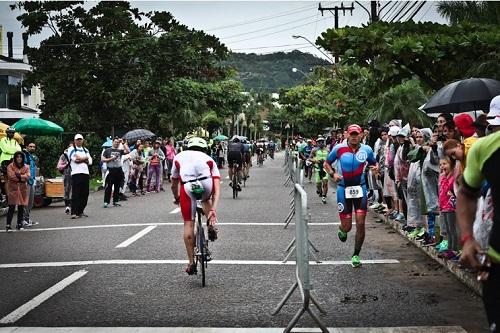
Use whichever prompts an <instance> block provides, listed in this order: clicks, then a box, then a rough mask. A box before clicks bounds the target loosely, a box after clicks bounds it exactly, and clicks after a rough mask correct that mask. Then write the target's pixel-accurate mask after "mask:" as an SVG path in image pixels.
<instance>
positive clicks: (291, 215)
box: [285, 210, 295, 229]
mask: <svg viewBox="0 0 500 333" xmlns="http://www.w3.org/2000/svg"><path fill="white" fill-rule="evenodd" d="M293 215H295V211H294V210H291V211H290V213H288V215H287V216H286V218H285V224H287V225H288V223H287V222H288V221H291V219H292V217H293ZM285 229H286V227H285Z"/></svg>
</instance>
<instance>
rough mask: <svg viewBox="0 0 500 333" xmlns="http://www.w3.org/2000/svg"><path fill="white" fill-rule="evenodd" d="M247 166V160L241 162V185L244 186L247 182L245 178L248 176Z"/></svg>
mask: <svg viewBox="0 0 500 333" xmlns="http://www.w3.org/2000/svg"><path fill="white" fill-rule="evenodd" d="M248 168H249V165H248V162H246V161H245V162H243V168H242V172H243V187H246V184H247V178H248V171H249V170H248Z"/></svg>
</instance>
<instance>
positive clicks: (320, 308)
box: [310, 292, 326, 314]
mask: <svg viewBox="0 0 500 333" xmlns="http://www.w3.org/2000/svg"><path fill="white" fill-rule="evenodd" d="M310 298H311V301H312V302H313V303H314V305H316V307H317V308H318V310H319V311H320V312H321V313H322V314H326V310H325V309H323V308H322V307H321V305H320V304H319V302H318V301H317V300H316V297H315V296H314V295H313V293H312V292H311V294H310Z"/></svg>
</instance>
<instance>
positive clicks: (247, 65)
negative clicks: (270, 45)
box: [224, 50, 329, 93]
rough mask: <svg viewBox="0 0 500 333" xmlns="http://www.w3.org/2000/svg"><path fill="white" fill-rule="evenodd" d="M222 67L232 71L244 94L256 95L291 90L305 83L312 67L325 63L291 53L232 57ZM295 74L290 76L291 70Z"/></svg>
mask: <svg viewBox="0 0 500 333" xmlns="http://www.w3.org/2000/svg"><path fill="white" fill-rule="evenodd" d="M224 65H225V66H227V67H230V68H234V70H236V72H237V78H238V79H239V80H241V82H242V83H243V85H244V87H245V90H247V91H252V90H253V91H256V92H269V93H270V92H278V90H279V89H280V88H290V87H293V86H296V85H298V84H301V83H303V82H304V74H302V73H301V72H303V73H305V74H308V73H309V72H310V71H311V69H312V68H313V67H315V66H328V65H329V63H328V61H326V60H324V59H321V58H318V57H315V56H314V55H312V54H310V53H304V52H300V51H297V50H295V51H292V52H289V53H284V52H276V53H272V54H264V55H260V54H255V53H249V54H246V53H232V54H231V55H230V56H229V58H228V59H227V60H226V61H225V62H224ZM293 68H297V69H298V71H296V72H293V71H292V69H293Z"/></svg>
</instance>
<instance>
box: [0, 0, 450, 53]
mask: <svg viewBox="0 0 500 333" xmlns="http://www.w3.org/2000/svg"><path fill="white" fill-rule="evenodd" d="M131 3H132V4H133V6H135V7H138V8H139V9H140V10H142V11H152V10H158V11H169V12H171V13H172V14H173V15H174V17H175V18H176V19H177V20H178V21H179V22H181V23H183V24H185V25H187V26H189V27H192V28H195V29H200V30H204V31H205V32H207V33H209V34H213V35H215V36H217V37H219V38H220V40H221V41H222V42H223V43H224V44H226V46H227V47H228V48H230V49H231V50H233V51H235V52H244V53H251V52H254V53H260V54H262V53H272V52H276V51H285V52H289V51H292V50H293V49H298V50H300V51H303V52H311V53H314V54H316V55H318V56H321V57H324V56H323V55H322V54H321V53H320V52H319V51H317V50H316V49H315V48H314V47H313V46H311V45H310V44H309V43H308V42H307V41H305V40H304V39H294V38H292V35H300V36H304V37H305V38H307V39H309V40H310V41H311V42H313V43H314V41H315V40H316V38H317V37H318V36H319V35H320V34H321V33H322V32H323V31H325V30H326V29H328V28H330V27H333V24H334V17H333V14H332V13H330V12H324V16H322V15H321V12H320V11H318V4H319V2H318V1H131ZM341 3H342V2H340V1H336V2H332V1H324V2H321V5H322V7H334V6H340V5H341ZM10 4H12V2H6V1H5V2H3V1H2V2H0V25H2V26H3V42H2V44H3V54H6V53H7V36H6V32H7V31H13V32H14V54H15V56H19V57H20V56H21V54H22V39H21V33H22V31H23V29H22V27H21V24H20V23H19V22H18V21H17V20H16V17H17V16H18V15H19V11H11V10H10V9H9V5H10ZM95 4H96V2H95V1H88V2H87V3H86V7H91V6H94V5H95ZM343 4H344V6H350V5H351V2H350V1H344V2H343ZM361 4H363V5H364V6H365V7H366V8H368V9H369V8H370V2H369V1H361ZM420 4H422V3H421V2H419V3H415V2H410V3H405V2H398V1H392V2H390V3H387V2H380V7H383V6H386V5H387V6H386V7H385V9H384V10H383V11H382V12H381V16H382V17H383V18H384V19H387V18H389V19H392V18H393V16H395V15H396V13H398V12H399V11H400V10H402V11H401V14H404V13H405V12H407V11H408V15H409V14H411V13H412V12H413V10H415V9H417V7H419V6H420ZM404 6H406V7H404ZM435 6H436V2H432V1H427V2H426V3H425V4H423V7H422V8H421V9H420V11H419V12H418V13H417V14H416V15H415V18H414V20H416V21H433V22H440V23H446V22H445V20H444V19H442V18H441V17H440V16H439V15H438V14H437V13H436V8H435ZM354 7H355V10H354V11H353V14H352V15H351V14H350V13H348V12H346V13H345V16H343V15H340V18H339V26H341V27H342V26H348V25H350V26H353V25H354V26H360V25H361V24H365V23H367V22H368V13H367V12H366V11H365V10H364V9H363V8H361V6H360V5H359V4H357V3H354ZM403 7H404V8H403ZM384 15H385V17H384ZM45 37H46V35H45V36H35V37H32V38H31V39H30V41H29V44H30V46H36V45H38V43H39V41H40V40H41V39H44V38H45Z"/></svg>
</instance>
